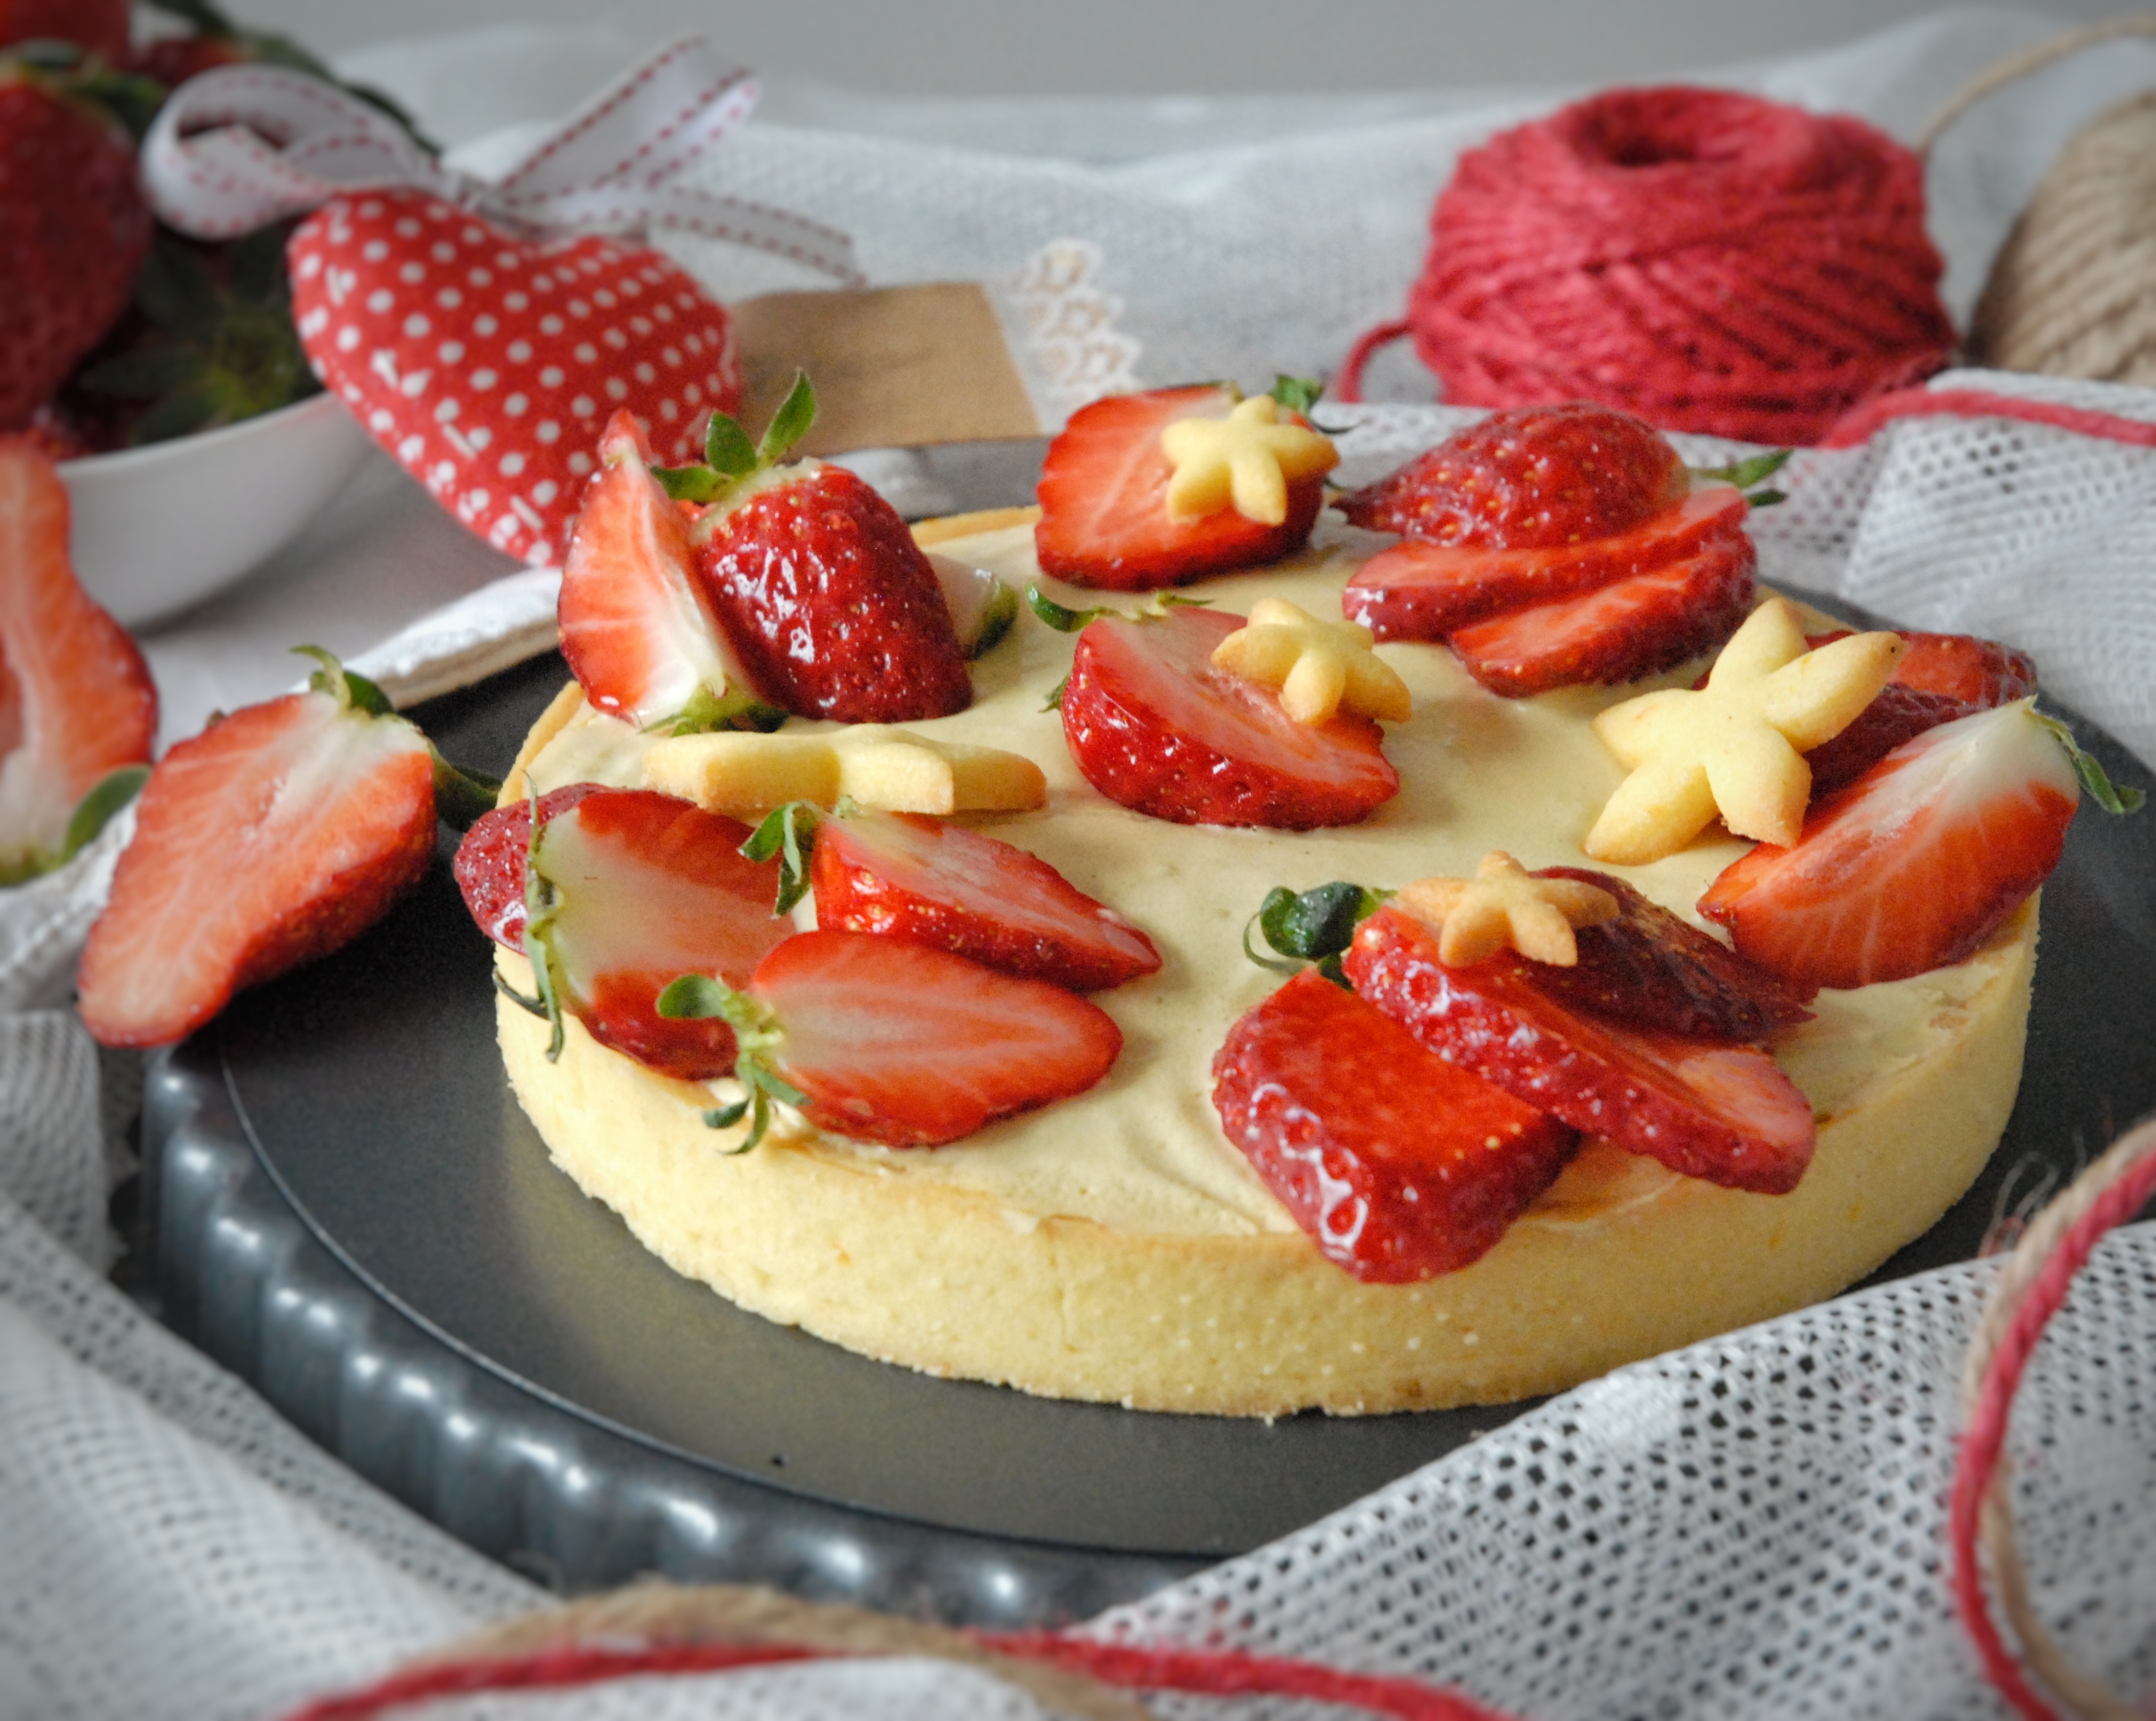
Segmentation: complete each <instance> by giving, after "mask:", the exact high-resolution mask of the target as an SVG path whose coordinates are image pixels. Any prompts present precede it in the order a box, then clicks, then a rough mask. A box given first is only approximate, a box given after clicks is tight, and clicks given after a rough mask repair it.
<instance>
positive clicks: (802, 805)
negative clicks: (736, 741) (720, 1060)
mask: <svg viewBox="0 0 2156 1721" xmlns="http://www.w3.org/2000/svg"><path fill="white" fill-rule="evenodd" d="M823 817H824V812H823V809H822V808H820V807H816V806H814V805H813V804H811V803H810V802H806V801H789V802H787V803H786V804H785V805H784V806H783V807H773V808H772V810H771V811H770V812H767V813H766V814H765V815H764V817H763V822H762V823H761V824H759V825H757V827H756V829H755V830H753V831H752V832H750V833H749V839H748V841H747V842H746V843H742V846H741V853H742V859H744V860H752V861H767V860H769V859H770V858H772V857H773V855H778V856H780V857H781V859H780V861H779V864H778V900H777V901H776V902H774V903H773V904H772V909H771V912H772V913H773V914H791V913H793V905H794V904H796V903H798V902H799V901H800V900H801V899H802V898H803V897H804V896H806V895H807V894H808V858H809V855H810V853H811V852H812V851H813V850H814V847H815V842H816V826H817V823H818V822H819V820H821V819H822V818H823ZM665 1013H666V1012H665V1011H663V1010H662V1011H660V1015H662V1016H663V1015H665Z"/></svg>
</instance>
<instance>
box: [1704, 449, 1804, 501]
mask: <svg viewBox="0 0 2156 1721" xmlns="http://www.w3.org/2000/svg"><path fill="white" fill-rule="evenodd" d="M1794 453H1796V450H1795V449H1794V448H1776V449H1775V450H1774V452H1773V453H1766V454H1752V455H1748V456H1747V457H1746V458H1744V459H1742V460H1733V461H1732V462H1731V463H1730V464H1728V465H1727V466H1695V467H1693V468H1692V469H1691V475H1692V476H1693V477H1694V478H1703V479H1707V481H1708V482H1709V483H1710V484H1735V485H1736V486H1737V488H1738V489H1740V490H1742V491H1743V492H1744V499H1745V500H1746V501H1747V502H1748V503H1750V504H1751V505H1753V507H1754V508H1772V507H1773V506H1774V505H1775V504H1776V503H1777V502H1786V501H1788V500H1789V494H1788V493H1787V492H1786V491H1784V490H1776V489H1763V490H1762V489H1753V486H1754V485H1755V484H1763V483H1764V482H1765V481H1766V480H1767V479H1770V478H1772V477H1773V476H1774V474H1776V473H1778V472H1779V471H1780V470H1781V469H1783V468H1784V466H1786V465H1788V464H1789V457H1790V456H1791V455H1792V454H1794Z"/></svg>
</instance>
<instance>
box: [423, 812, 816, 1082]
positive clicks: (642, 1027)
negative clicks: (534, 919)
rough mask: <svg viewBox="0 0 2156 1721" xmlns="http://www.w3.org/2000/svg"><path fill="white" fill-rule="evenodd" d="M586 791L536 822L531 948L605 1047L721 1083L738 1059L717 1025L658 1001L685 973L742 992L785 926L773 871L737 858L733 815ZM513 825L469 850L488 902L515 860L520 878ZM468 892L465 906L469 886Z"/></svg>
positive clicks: (566, 1003)
mask: <svg viewBox="0 0 2156 1721" xmlns="http://www.w3.org/2000/svg"><path fill="white" fill-rule="evenodd" d="M586 787H587V792H585V793H583V794H582V795H580V796H577V798H576V799H575V801H574V802H573V803H572V804H571V805H569V806H567V807H562V808H560V809H559V810H557V811H554V812H552V815H551V816H550V817H542V823H541V827H540V832H539V844H538V868H539V872H540V874H541V876H542V878H544V879H545V880H546V883H547V887H548V888H549V890H550V893H551V896H552V907H551V909H549V910H548V912H547V915H546V918H545V919H544V920H543V921H542V924H541V929H540V938H539V941H540V943H541V944H542V945H543V947H544V951H545V954H546V955H547V960H548V963H549V971H550V976H551V978H552V982H553V991H554V993H555V995H556V996H557V998H558V1000H559V1001H560V1003H561V1005H562V1007H563V1008H564V1009H566V1010H567V1011H569V1012H571V1013H572V1014H573V1015H574V1016H575V1017H577V1020H578V1021H580V1022H583V1025H584V1027H586V1028H587V1029H588V1030H589V1031H590V1033H591V1036H592V1037H593V1039H595V1040H597V1041H598V1042H599V1043H600V1044H601V1045H603V1046H611V1047H613V1048H614V1050H616V1051H617V1052H621V1053H626V1054H627V1055H628V1056H629V1057H631V1058H634V1059H636V1060H637V1062H638V1063H642V1064H644V1065H646V1066H647V1067H649V1068H652V1069H654V1070H657V1071H658V1072H659V1073H660V1074H662V1075H669V1076H678V1077H680V1078H682V1079H683V1080H685V1081H692V1082H693V1081H706V1080H709V1079H710V1078H711V1077H714V1076H721V1075H724V1074H726V1073H727V1072H728V1071H729V1070H731V1068H733V1064H734V1056H735V1046H734V1037H733V1033H732V1031H731V1029H730V1028H728V1027H727V1026H726V1023H725V1022H720V1021H704V1022H699V1021H678V1020H674V1019H671V1018H668V1017H661V1016H660V1014H659V1012H658V1009H657V1007H656V1006H657V1002H658V998H659V995H660V992H662V991H665V988H666V986H667V983H668V982H669V981H671V980H673V979H674V977H675V976H676V975H680V974H685V973H698V974H715V975H717V976H719V977H720V978H721V979H722V980H725V981H729V982H730V983H732V984H736V985H738V984H739V983H741V982H742V981H744V980H746V979H747V977H748V975H749V972H750V971H751V970H752V969H753V968H754V967H755V966H756V965H757V962H758V961H760V960H762V958H763V956H764V955H765V954H766V953H767V952H768V951H769V950H772V949H773V947H774V946H776V945H778V943H779V942H780V940H783V939H784V938H786V937H788V935H790V934H791V933H792V932H793V923H792V922H791V921H790V920H784V919H780V918H778V916H776V915H774V914H773V913H772V912H771V904H772V899H773V894H774V893H775V891H776V889H777V888H778V865H777V863H775V862H757V861H751V860H745V859H743V858H742V855H741V853H740V852H739V851H740V848H741V845H742V843H745V842H746V841H747V839H748V834H749V833H748V827H747V826H746V825H742V824H740V823H737V822H736V821H734V820H732V819H730V818H722V817H720V816H719V815H718V814H716V813H711V812H705V811H704V810H703V809H702V808H701V807H695V806H692V805H690V803H689V802H685V801H676V800H675V799H674V798H673V797H672V796H669V795H659V794H654V793H653V792H652V791H649V790H648V789H597V788H589V787H588V786H586ZM557 792H560V791H557ZM507 810H508V809H504V811H505V812H506V811H507ZM548 811H549V810H548V809H547V807H546V806H545V805H544V803H542V807H541V812H542V815H546V814H547V813H548ZM529 817H530V815H529V814H528V813H527V814H526V830H527V831H528V830H529V828H530V826H529ZM484 823H485V821H484V820H482V821H481V824H484ZM513 829H514V826H513V824H512V823H511V822H509V821H507V820H505V821H504V822H503V823H502V824H501V825H500V826H498V827H495V831H494V832H490V834H489V835H488V836H486V837H480V838H479V841H480V848H475V849H474V851H473V860H474V866H473V868H470V869H471V870H476V869H477V866H478V863H479V858H480V854H481V853H490V854H491V855H492V856H493V857H494V860H495V867H496V868H498V869H499V871H498V872H497V874H496V882H495V884H492V885H491V886H490V888H489V889H488V891H487V892H486V893H485V894H484V896H483V900H488V901H494V900H499V899H501V898H502V897H504V896H506V894H507V888H508V878H507V872H508V868H509V867H510V866H511V865H512V864H515V865H516V868H517V873H518V874H519V876H521V873H522V870H523V868H522V866H521V857H519V856H517V855H516V853H515V851H514V849H513V848H511V847H510V846H509V845H508V843H506V840H504V839H505V838H506V835H507V833H508V832H510V831H511V830H513ZM472 834H473V836H474V837H476V836H478V834H479V827H478V826H475V827H473V833H472ZM465 840H466V843H467V846H470V844H471V842H472V837H467V838H466V839H465ZM463 858H464V856H463V853H462V852H461V851H460V852H459V861H460V862H461V861H462V860H463ZM465 870H467V869H466V868H463V867H460V868H459V883H461V882H463V878H462V874H463V873H464V872H465ZM465 897H466V900H467V901H468V902H470V901H471V900H472V891H471V888H470V886H469V885H467V886H466V887H465ZM474 918H475V919H480V912H479V909H478V907H477V905H476V904H475V911H474ZM480 924H481V925H482V926H485V920H484V919H480ZM488 930H489V931H490V932H491V930H492V929H491V928H489V929H488Z"/></svg>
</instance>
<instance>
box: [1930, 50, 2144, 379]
mask: <svg viewBox="0 0 2156 1721" xmlns="http://www.w3.org/2000/svg"><path fill="white" fill-rule="evenodd" d="M2128 36H2156V13H2138V14H2135V15H2133V16H2131V17H2127V18H2109V19H2107V20H2105V21H2104V22H2103V23H2098V24H2092V25H2090V26H2088V27H2087V28H2083V29H2077V30H2070V31H2068V32H2066V33H2065V34H2063V35H2061V36H2057V37H2055V38H2052V39H2051V40H2049V41H2046V42H2042V43H2040V44H2037V45H2036V46H2035V47H2034V48H2031V49H2028V50H2027V51H2026V52H2025V53H2022V54H2016V55H2015V56H2014V57H2013V58H2011V59H2007V60H2004V61H2002V62H2001V63H2000V64H1998V65H1996V66H1994V67H1993V68H1991V69H1989V71H1987V72H1985V73H1984V74H1982V75H1981V76H1980V77H1978V78H1977V79H1974V80H1973V81H1972V82H1971V83H1970V84H1969V85H1968V87H1967V88H1965V89H1963V90H1962V91H1961V92H1960V93H1959V94H1958V95H1956V96H1955V97H1954V98H1953V100H1951V101H1949V102H1948V104H1947V105H1945V106H1944V107H1943V108H1942V109H1941V110H1939V112H1938V115H1936V116H1935V117H1934V118H1933V120H1932V122H1931V125H1929V126H1928V128H1927V129H1926V131H1925V134H1924V139H1923V147H1924V149H1925V150H1926V151H1930V150H1931V149H1932V148H1933V147H1934V146H1936V145H1937V144H1938V141H1939V139H1940V138H1941V137H1942V136H1944V135H1945V133H1946V132H1947V131H1948V130H1949V129H1950V128H1952V127H1953V125H1955V123H1956V122H1957V121H1958V120H1961V119H1962V118H1963V116H1964V115H1967V114H1969V112H1970V111H1971V110H1973V109H1975V108H1977V107H1978V106H1979V105H1980V104H1981V103H1982V102H1983V101H1984V98H1985V97H1987V96H1989V95H1992V94H1993V93H1994V92H1995V91H1997V90H2003V89H2005V87H2006V86H2007V85H2010V84H2013V83H2015V82H2017V81H2019V80H2020V79H2023V78H2025V77H2028V76H2029V75H2030V74H2032V73H2035V72H2037V71H2039V70H2040V69H2043V68H2044V67H2046V66H2049V65H2051V64H2056V62H2058V61H2060V60H2062V59H2066V58H2067V57H2069V56H2070V55H2073V54H2081V53H2083V52H2085V51H2087V49H2091V48H2094V47H2097V46H2098V45H2099V44H2103V43H2106V42H2113V41H2117V40H2118V39H2120V38H2123V37H2128ZM1967 346H1968V354H1969V360H1970V361H1971V362H1972V363H1974V364H1979V365H1983V366H1989V367H1990V368H1993V369H1995V370H2001V371H2043V372H2045V373H2046V374H2048V375H2051V376H2083V377H2088V378H2091V379H2093V380H2097V381H2101V382H2133V383H2139V384H2143V385H2148V384H2151V383H2156V90H2149V91H2145V92H2143V94H2142V95H2138V96H2134V97H2133V98H2132V99H2130V100H2127V101H2123V102H2121V103H2119V104H2118V105H2116V106H2114V107H2112V108H2108V109H2107V110H2104V111H2103V112H2102V114H2099V115H2097V117H2096V118H2095V119H2094V120H2091V121H2090V122H2089V123H2088V125H2087V126H2085V127H2084V128H2082V131H2079V132H2078V133H2076V135H2075V136H2074V137H2073V138H2072V139H2071V141H2069V142H2068V143H2067V144H2066V147H2065V148H2064V149H2063V150H2061V151H2060V152H2059V154H2058V156H2057V157H2056V159H2055V160H2054V161H2052V163H2051V166H2050V168H2049V169H2048V170H2047V171H2046V173H2045V175H2044V177H2043V179H2042V180H2041V182H2040V183H2039V184H2038V186H2037V187H2036V190H2035V195H2034V196H2032V197H2030V200H2029V203H2028V206H2027V207H2026V208H2025V209H2024V210H2023V211H2022V212H2021V214H2020V218H2018V219H2017V220H2016V221H2015V223H2014V226H2013V228H2012V229H2011V231H2010V233H2008V234H2007V237H2006V242H2005V244H2004V245H2002V246H2001V247H2000V248H1999V254H1998V256H1997V257H1996V259H1994V261H1993V263H1992V266H1991V273H1990V275H1989V278H1988V279H1987V280H1986V282H1985V284H1984V292H1983V294H1982V295H1981V297H1979V300H1977V305H1976V311H1975V314H1974V316H1973V318H1972V319H1971V320H1970V324H1969V340H1968V343H1967Z"/></svg>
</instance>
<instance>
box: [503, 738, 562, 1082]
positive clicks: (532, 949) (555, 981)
mask: <svg viewBox="0 0 2156 1721" xmlns="http://www.w3.org/2000/svg"><path fill="white" fill-rule="evenodd" d="M524 793H525V796H526V799H527V800H528V801H529V802H530V803H531V837H530V840H529V843H528V844H527V846H526V849H525V852H524V957H525V960H526V961H528V962H529V963H531V991H532V994H533V996H531V997H530V998H528V999H527V998H526V997H525V996H523V995H522V994H521V993H519V992H516V991H513V990H511V989H509V988H507V987H506V986H505V987H504V991H507V993H508V996H511V998H514V999H515V1000H516V1001H517V1002H518V1003H519V1004H521V1005H523V1006H524V1007H525V1008H526V1010H529V1011H531V1013H532V1014H533V1015H534V1016H542V1017H545V1018H546V1019H547V1026H548V1027H549V1028H550V1030H551V1032H549V1033H548V1035H547V1063H556V1062H557V1061H558V1060H559V1059H560V1058H561V1056H562V1047H563V1045H565V1044H566V1043H567V1035H568V1030H567V1027H565V1026H564V1025H563V1022H562V992H563V991H564V989H565V988H564V985H563V980H562V973H561V957H560V955H558V954H557V951H556V950H555V948H554V938H553V932H554V921H555V918H556V916H557V915H558V914H560V913H561V911H562V893H561V892H560V891H559V890H558V889H556V888H555V884H554V881H553V880H552V878H548V877H547V874H546V873H545V872H544V871H543V870H542V868H541V867H540V865H539V839H540V838H541V837H542V836H543V835H544V834H545V833H546V830H547V824H546V821H545V820H543V819H542V818H541V817H539V789H538V786H537V785H536V784H535V783H533V782H532V781H531V779H530V778H528V777H527V778H526V780H525V783H524Z"/></svg>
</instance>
